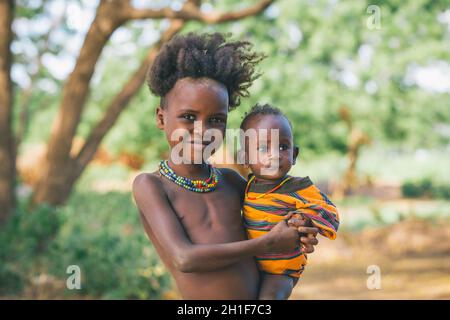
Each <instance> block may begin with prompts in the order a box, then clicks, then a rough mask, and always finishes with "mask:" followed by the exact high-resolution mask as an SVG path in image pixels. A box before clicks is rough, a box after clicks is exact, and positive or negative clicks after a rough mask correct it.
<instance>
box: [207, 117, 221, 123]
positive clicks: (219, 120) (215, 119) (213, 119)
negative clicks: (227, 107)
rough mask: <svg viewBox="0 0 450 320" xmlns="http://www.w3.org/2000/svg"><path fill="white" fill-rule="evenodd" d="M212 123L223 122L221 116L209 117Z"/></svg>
mask: <svg viewBox="0 0 450 320" xmlns="http://www.w3.org/2000/svg"><path fill="white" fill-rule="evenodd" d="M209 121H210V122H212V123H224V122H225V121H224V120H223V119H222V118H211V119H209Z"/></svg>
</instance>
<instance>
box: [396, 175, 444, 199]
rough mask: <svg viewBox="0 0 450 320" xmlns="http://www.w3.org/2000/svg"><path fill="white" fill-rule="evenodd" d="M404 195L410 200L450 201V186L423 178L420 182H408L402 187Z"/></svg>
mask: <svg viewBox="0 0 450 320" xmlns="http://www.w3.org/2000/svg"><path fill="white" fill-rule="evenodd" d="M402 194H403V195H404V196H405V197H408V198H418V197H428V198H442V199H450V185H445V184H438V183H436V182H433V180H432V179H430V178H423V179H421V180H419V181H406V182H405V183H403V185H402Z"/></svg>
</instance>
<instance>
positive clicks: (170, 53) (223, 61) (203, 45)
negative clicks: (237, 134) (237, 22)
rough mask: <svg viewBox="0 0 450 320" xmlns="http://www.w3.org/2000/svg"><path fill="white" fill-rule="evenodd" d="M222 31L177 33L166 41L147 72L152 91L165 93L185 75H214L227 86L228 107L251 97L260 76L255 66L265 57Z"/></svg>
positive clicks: (245, 42)
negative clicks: (253, 85)
mask: <svg viewBox="0 0 450 320" xmlns="http://www.w3.org/2000/svg"><path fill="white" fill-rule="evenodd" d="M227 37H228V36H226V35H223V34H221V33H212V34H197V33H188V34H186V35H177V36H175V37H174V38H173V39H172V40H171V41H169V42H168V43H166V44H165V45H164V46H163V48H162V49H161V51H160V53H159V54H158V56H157V57H156V58H155V61H154V63H153V65H152V66H151V68H150V69H149V72H148V77H147V82H148V85H149V87H150V90H151V91H152V92H153V93H154V94H155V95H157V96H159V97H162V98H164V96H165V95H166V94H167V93H168V92H169V91H170V90H171V89H172V88H173V86H174V85H175V83H176V82H177V81H178V80H179V79H182V78H185V77H191V78H201V77H206V78H211V79H214V80H216V81H218V82H220V83H222V84H223V85H225V87H226V88H227V91H228V97H229V110H232V109H234V108H236V107H237V106H239V104H240V98H241V97H246V96H248V94H249V93H248V88H249V87H250V86H251V84H252V83H253V81H254V80H255V79H256V78H258V77H259V76H260V74H256V73H255V66H256V65H257V64H258V63H259V62H260V61H261V60H262V59H263V58H264V55H263V54H259V53H256V52H253V51H252V50H251V49H252V45H251V43H250V42H248V41H227Z"/></svg>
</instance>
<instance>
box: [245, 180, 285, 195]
mask: <svg viewBox="0 0 450 320" xmlns="http://www.w3.org/2000/svg"><path fill="white" fill-rule="evenodd" d="M290 179H292V177H287V178H286V179H284V180H283V181H281V182H280V183H279V184H278V185H276V186H275V187H274V188H272V189H270V190H269V191H267V192H265V193H263V194H260V195H258V196H256V197H250V196H249V195H248V189H249V188H250V185H251V184H252V182H253V181H254V180H255V176H252V177H251V178H250V180H248V183H247V187H245V197H246V198H248V199H249V200H257V199H260V198H262V197H264V196H266V195H268V194H269V193H272V192H274V191H275V190H278V189H279V188H281V186H282V185H283V184H285V183H286V182H287V181H288V180H290Z"/></svg>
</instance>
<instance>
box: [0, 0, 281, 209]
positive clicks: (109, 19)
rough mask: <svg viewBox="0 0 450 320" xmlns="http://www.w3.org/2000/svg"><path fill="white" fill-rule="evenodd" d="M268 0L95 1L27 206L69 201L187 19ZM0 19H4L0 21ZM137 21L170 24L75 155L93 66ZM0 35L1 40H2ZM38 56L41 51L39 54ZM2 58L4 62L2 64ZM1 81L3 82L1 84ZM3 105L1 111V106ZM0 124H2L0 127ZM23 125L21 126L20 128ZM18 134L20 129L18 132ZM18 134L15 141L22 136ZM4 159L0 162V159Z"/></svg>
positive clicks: (240, 14)
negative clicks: (207, 7)
mask: <svg viewBox="0 0 450 320" xmlns="http://www.w3.org/2000/svg"><path fill="white" fill-rule="evenodd" d="M272 2H273V0H260V1H259V2H257V3H254V4H252V5H250V6H249V7H247V8H244V9H241V10H237V11H231V12H208V13H205V12H203V11H202V10H201V9H200V6H201V1H200V0H187V1H185V2H184V3H183V5H182V7H181V8H180V9H179V10H174V9H171V8H169V7H167V8H162V9H137V8H134V7H133V6H132V5H131V0H101V1H100V3H99V5H98V7H97V9H96V13H95V18H94V20H93V22H92V23H91V25H90V27H89V30H88V32H87V34H86V36H85V38H84V42H83V45H82V47H81V49H80V51H79V54H78V57H77V59H76V63H75V66H74V68H73V71H72V72H71V73H70V75H69V77H68V78H67V80H66V81H65V83H64V85H63V88H62V96H61V99H60V101H59V107H58V114H57V116H56V117H55V119H54V122H53V125H52V130H51V135H50V138H49V140H48V144H47V151H46V157H45V161H44V165H43V167H42V168H41V174H40V177H39V179H38V182H37V183H36V185H35V186H34V193H33V203H34V204H41V203H48V204H51V205H60V204H63V203H64V202H65V201H66V200H67V198H68V197H69V195H70V193H71V190H72V189H73V186H74V184H75V182H76V181H77V179H78V178H79V177H80V175H81V174H82V172H83V171H84V169H85V168H86V166H87V165H88V164H89V162H90V161H91V160H92V158H93V157H94V155H95V153H96V151H97V149H98V147H99V145H100V144H101V142H102V140H103V138H104V137H105V135H106V134H107V133H108V131H109V130H110V129H111V128H112V127H113V125H114V124H115V122H116V120H117V119H118V117H119V116H120V114H121V113H122V111H123V110H124V109H125V108H126V107H127V105H128V103H129V101H130V99H131V98H132V97H133V96H134V95H135V94H136V93H137V92H138V90H139V89H140V88H141V86H142V85H143V83H144V82H145V78H146V71H147V69H148V67H149V66H150V65H151V63H152V61H153V59H154V58H155V56H156V54H157V52H158V50H159V49H160V48H161V46H162V45H163V44H164V43H165V42H166V41H168V40H170V39H171V38H172V37H173V36H174V35H175V34H176V33H178V32H179V31H180V30H182V28H183V27H184V26H185V25H186V23H187V22H188V21H199V22H201V23H204V24H208V25H212V24H220V23H224V22H228V21H235V20H239V19H243V18H245V17H248V16H253V15H257V14H259V13H261V12H263V11H264V10H265V9H266V8H267V7H268V6H269V5H270V4H272ZM12 4H13V2H12V1H2V12H1V14H2V19H1V20H2V30H1V32H2V37H1V39H2V40H1V42H2V43H1V45H2V48H1V49H2V50H3V51H2V60H1V61H2V82H1V83H0V84H1V86H2V87H1V88H2V91H3V92H7V93H8V94H7V95H2V109H1V121H2V127H1V128H2V130H4V131H5V134H3V132H2V135H1V136H2V140H1V150H2V152H1V154H0V156H1V157H2V158H1V159H0V160H2V161H1V162H2V164H3V163H6V164H8V163H9V164H10V165H9V166H8V165H6V166H2V169H1V170H2V171H1V182H0V183H1V184H0V186H1V188H2V189H0V191H3V190H4V192H1V195H2V196H1V200H0V201H1V202H0V205H1V207H2V208H3V207H7V208H9V209H8V212H9V211H10V210H11V208H12V207H13V203H14V201H13V192H12V188H13V181H14V172H15V169H14V168H13V167H14V163H15V157H14V152H13V146H14V143H13V135H12V134H11V132H12V128H11V123H12V121H11V109H12V108H11V106H12V103H11V96H12V90H11V81H10V80H9V77H10V69H11V61H10V54H3V52H8V53H9V52H10V44H11V23H12V9H11V7H12ZM3 17H5V18H3ZM137 19H170V23H171V24H170V26H169V27H168V28H167V29H166V30H165V31H163V33H162V34H161V37H160V39H159V41H158V42H157V43H156V44H155V45H153V46H152V47H151V48H150V49H149V51H148V54H147V55H146V57H145V58H144V59H143V61H142V62H141V64H140V66H139V68H137V70H136V71H135V72H134V74H132V75H131V77H130V78H129V79H128V81H127V83H126V84H125V85H124V86H123V88H122V89H121V90H120V92H118V93H117V95H116V96H115V97H114V98H113V99H112V100H111V102H110V103H109V105H108V106H107V108H106V112H105V113H104V115H103V117H102V118H101V120H100V121H99V122H98V123H97V124H96V125H95V126H94V127H93V129H92V131H91V132H90V134H89V135H88V137H87V139H86V140H85V142H84V144H83V145H82V147H81V148H80V150H79V151H78V152H77V153H76V154H72V153H71V152H72V149H73V148H72V147H73V142H74V138H75V134H76V131H77V128H78V126H79V124H80V121H81V116H82V113H83V110H84V107H85V105H86V103H87V101H88V100H89V91H90V83H91V79H92V76H93V73H94V71H95V67H96V64H97V62H98V60H99V58H100V56H101V54H102V50H103V49H104V47H105V46H106V44H107V42H108V39H109V38H110V37H111V35H112V34H113V33H114V31H115V30H117V29H118V28H120V27H122V26H123V25H124V24H125V23H127V22H129V21H132V20H137ZM3 34H5V36H3ZM41 54H42V53H41ZM3 57H5V59H4V60H3ZM3 79H5V80H3ZM3 106H6V107H3ZM3 124H4V125H3ZM21 126H23V124H22V125H21ZM19 131H20V132H23V129H21V130H19ZM22 135H23V134H21V137H20V138H22ZM3 159H5V160H3Z"/></svg>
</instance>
